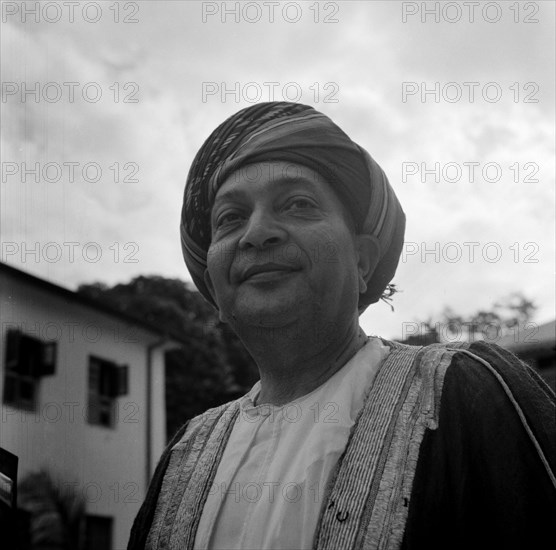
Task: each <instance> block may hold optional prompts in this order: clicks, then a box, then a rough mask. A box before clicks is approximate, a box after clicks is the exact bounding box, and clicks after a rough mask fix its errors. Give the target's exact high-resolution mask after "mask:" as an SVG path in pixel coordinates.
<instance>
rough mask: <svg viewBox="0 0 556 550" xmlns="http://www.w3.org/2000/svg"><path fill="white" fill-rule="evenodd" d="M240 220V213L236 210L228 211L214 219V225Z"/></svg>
mask: <svg viewBox="0 0 556 550" xmlns="http://www.w3.org/2000/svg"><path fill="white" fill-rule="evenodd" d="M240 220H241V214H238V213H237V212H228V213H226V214H222V215H221V216H219V217H218V219H217V220H216V227H217V228H218V227H222V226H225V225H230V224H233V223H236V222H238V221H240Z"/></svg>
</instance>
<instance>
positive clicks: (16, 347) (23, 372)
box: [3, 329, 56, 410]
mask: <svg viewBox="0 0 556 550" xmlns="http://www.w3.org/2000/svg"><path fill="white" fill-rule="evenodd" d="M5 366H6V369H5V376H4V397H3V400H4V403H5V404H6V405H12V406H14V407H18V408H21V409H28V410H34V408H35V405H36V401H37V390H38V383H39V380H40V377H41V376H50V375H52V374H54V372H55V369H56V342H42V341H41V340H38V339H37V338H33V337H32V336H28V335H26V334H23V333H22V332H21V331H20V330H13V329H11V330H8V332H7V333H6V356H5Z"/></svg>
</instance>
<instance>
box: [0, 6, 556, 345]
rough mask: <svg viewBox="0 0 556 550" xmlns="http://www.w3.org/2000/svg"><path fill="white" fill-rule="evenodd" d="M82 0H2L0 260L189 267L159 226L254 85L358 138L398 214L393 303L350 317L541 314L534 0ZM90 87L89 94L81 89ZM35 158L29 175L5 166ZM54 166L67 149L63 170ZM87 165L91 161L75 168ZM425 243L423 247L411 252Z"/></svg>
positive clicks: (545, 128) (29, 265)
mask: <svg viewBox="0 0 556 550" xmlns="http://www.w3.org/2000/svg"><path fill="white" fill-rule="evenodd" d="M27 4H28V7H33V5H34V2H28V3H27ZM50 4H54V3H52V2H51V3H50ZM60 4H62V3H60ZM96 4H97V5H98V6H100V12H98V10H96V9H95V8H94V6H93V7H92V8H90V9H89V10H88V11H87V12H86V14H85V17H84V16H83V14H82V10H81V9H80V8H79V7H78V8H76V9H75V13H74V21H73V22H70V21H68V19H69V16H68V12H67V9H68V8H67V7H62V8H60V10H61V13H62V16H61V18H60V20H59V21H53V20H54V19H56V17H57V13H58V12H57V11H56V9H55V8H56V6H51V7H50V8H49V11H47V12H44V11H43V12H42V13H39V15H38V18H39V19H40V21H39V22H36V21H35V18H36V17H37V16H34V15H32V14H27V15H26V17H25V20H24V18H23V15H22V12H23V10H24V6H23V4H22V3H19V2H17V3H14V2H8V3H6V2H5V3H4V5H3V8H2V9H3V13H2V15H3V22H2V29H1V30H2V37H1V48H2V50H1V62H2V73H1V77H2V83H3V94H2V104H1V109H2V113H1V114H2V145H1V155H2V181H1V184H0V185H1V187H0V200H1V207H0V208H1V210H0V213H1V222H0V231H1V240H2V261H5V262H7V263H9V264H10V265H13V266H15V267H18V268H20V269H23V270H25V271H28V272H30V273H32V274H34V275H37V276H40V277H42V278H45V279H47V280H50V281H52V282H54V283H57V284H60V285H62V286H65V287H68V288H72V289H73V288H76V287H77V285H78V284H79V283H83V282H93V281H103V282H105V283H108V284H114V283H116V282H126V281H128V280H130V279H131V278H132V277H134V276H137V275H139V274H145V275H151V274H158V275H164V276H168V277H179V278H182V279H187V280H189V274H188V273H187V270H186V268H185V266H184V263H183V259H182V256H181V249H180V244H179V234H178V224H179V215H180V209H181V199H182V194H183V186H184V182H185V178H186V175H187V171H188V169H189V166H190V164H191V161H192V160H193V157H194V155H195V153H196V151H197V150H198V148H199V147H200V146H201V144H202V142H203V141H204V139H205V138H206V137H207V136H208V135H209V133H210V132H211V131H212V130H213V129H214V128H215V127H216V126H217V125H218V124H219V123H220V122H222V121H223V120H224V119H225V118H226V117H227V116H229V115H231V114H232V113H234V112H236V111H237V110H239V109H240V108H243V107H246V106H248V105H250V104H252V102H254V101H255V100H256V99H259V100H260V101H267V100H271V99H274V100H295V99H297V100H299V101H300V102H303V103H307V104H310V105H313V106H314V107H315V108H316V109H318V110H320V111H322V112H324V113H325V114H327V115H328V116H330V117H331V118H332V119H333V120H334V121H335V122H336V123H337V124H338V125H339V126H340V127H341V128H342V129H344V131H346V133H347V134H348V135H350V137H351V138H352V139H353V140H355V141H356V142H358V143H359V144H361V145H362V146H363V147H365V148H366V149H367V150H368V151H369V152H370V153H371V155H372V156H373V157H374V158H375V159H376V160H377V162H378V163H379V164H380V165H381V166H382V167H383V169H384V170H385V172H386V174H387V175H388V177H389V179H390V182H391V184H392V185H393V187H394V189H395V190H396V193H397V195H398V197H399V199H400V202H401V203H402V205H403V207H404V210H405V212H406V215H407V230H406V249H405V254H404V256H403V257H402V260H401V261H400V266H399V268H398V273H397V275H396V277H395V279H394V282H395V283H396V284H397V285H398V286H399V287H400V289H401V290H402V291H403V292H402V293H400V294H398V295H397V296H396V297H395V300H394V304H395V312H393V313H392V312H391V311H390V308H389V307H388V306H386V305H385V304H382V303H380V304H377V305H375V306H372V307H371V308H369V310H368V311H367V312H366V313H365V314H364V315H363V316H362V325H363V327H364V328H365V329H366V331H367V332H368V333H371V334H380V335H382V336H385V337H398V336H401V335H402V332H403V323H404V322H411V321H414V320H416V319H423V318H426V317H428V316H431V315H432V316H434V314H435V313H439V312H440V311H441V310H442V309H443V307H444V306H450V307H451V308H452V309H454V310H455V311H457V312H460V313H462V314H465V313H471V312H473V311H475V310H477V309H479V308H487V307H489V306H490V305H492V303H493V302H495V301H496V300H499V299H500V298H503V297H504V296H506V295H507V294H509V293H510V292H512V291H516V290H520V291H522V292H524V293H525V294H526V295H527V296H528V297H530V298H532V299H533V300H534V301H535V302H536V303H537V305H538V306H539V310H538V313H537V317H536V319H535V321H537V322H539V323H541V322H544V321H548V320H550V319H552V318H553V317H554V304H555V290H554V288H555V287H554V265H555V257H554V249H555V246H554V245H555V243H554V199H555V197H554V195H555V181H554V145H555V127H554V89H555V71H554V67H555V59H554V57H555V30H554V29H555V13H554V3H553V2H550V1H546V2H545V1H541V2H536V3H535V2H529V3H527V2H519V3H515V2H490V3H487V2H480V3H477V5H476V6H474V11H475V13H474V21H473V22H470V21H469V19H470V16H469V7H467V6H465V5H464V4H463V3H461V2H457V3H456V2H450V3H449V4H450V6H449V7H446V3H438V4H439V6H440V7H439V9H440V14H439V21H438V22H436V21H435V16H434V14H429V15H427V16H426V19H425V21H424V22H423V21H422V14H421V13H420V7H421V4H422V3H421V2H417V3H415V2H406V3H403V2H392V1H390V2H378V1H377V2H375V1H370V2H349V1H348V2H336V3H334V2H320V3H318V5H317V3H316V2H289V3H288V2H281V3H280V4H278V5H276V6H275V7H274V9H275V13H274V21H273V22H270V21H269V10H270V9H271V6H270V5H269V3H267V2H259V7H260V11H258V10H257V8H256V6H255V5H254V3H245V2H243V3H242V4H240V16H239V19H240V21H239V22H236V21H235V20H234V15H233V14H228V15H227V16H226V18H225V21H224V22H222V7H223V4H226V7H227V8H228V9H233V8H234V5H235V4H236V3H235V2H227V3H223V2H208V3H207V2H205V3H203V2H185V1H171V2H150V1H149V2H143V1H141V2H136V3H134V2H127V3H126V2H120V3H119V6H118V10H119V14H118V15H119V19H120V22H119V23H116V22H115V21H114V19H115V16H116V7H114V5H115V2H97V3H96ZM247 4H252V5H251V6H248V7H246V5H247ZM287 4H289V7H287V6H286V5H287ZM435 4H436V3H435V2H427V3H426V5H427V6H428V7H430V8H431V9H434V6H435ZM487 4H490V6H487V7H486V8H485V6H486V5H487ZM14 6H15V7H14ZM286 7H287V11H286V12H285V14H286V16H285V17H284V15H283V10H284V9H285V8H286ZM16 8H17V10H16ZM415 9H419V13H416V14H415V15H411V14H410V12H411V11H414V10H415ZM485 9H486V11H485ZM14 10H16V11H15V12H14ZM203 10H205V17H204V19H205V20H203ZM215 10H217V13H215V14H214V15H210V12H211V11H215ZM404 10H405V12H406V17H405V19H406V20H405V22H404V20H403V12H404ZM458 10H460V12H461V17H460V19H459V21H455V19H456V18H457V15H458ZM97 12H98V13H100V15H101V17H100V20H99V21H98V22H94V23H92V22H89V21H87V20H86V18H89V19H90V20H92V19H95V18H96V16H97V15H98V13H97ZM207 12H208V13H207ZM408 12H409V13H408ZM258 15H260V19H259V20H258V21H256V22H251V23H250V22H248V21H246V18H247V19H251V21H254V20H256V19H257V16H258ZM498 15H500V19H499V20H498V21H496V22H494V20H495V19H496V18H497V17H498ZM126 16H127V17H128V19H134V20H137V22H136V23H131V22H129V23H124V22H123V19H124V18H125V17H126ZM298 16H299V20H298V21H297V22H291V21H293V20H294V19H296V18H297V17H298ZM317 16H318V17H317ZM326 17H328V19H329V20H332V21H334V20H335V21H336V22H329V23H325V22H324V19H325V18H326ZM49 19H50V21H49ZM286 19H289V20H290V21H287V20H286ZM315 19H318V21H315ZM448 19H451V20H452V21H453V22H449V21H448ZM516 19H517V21H516ZM527 19H528V20H530V21H531V22H525V20H527ZM534 20H537V22H534ZM70 82H75V83H79V84H77V85H75V86H74V88H73V90H74V93H75V97H74V98H73V101H70V94H69V90H70V87H71V85H69V84H67V85H64V83H70ZM269 82H276V83H278V85H276V87H275V88H274V96H273V97H271V95H270V89H271V88H270V85H268V84H266V85H265V84H264V83H269ZM404 82H405V83H408V84H406V85H405V86H406V89H409V90H410V91H411V90H415V89H417V90H418V91H419V92H420V91H421V90H422V88H423V87H426V88H427V89H429V90H433V89H434V87H435V85H436V84H435V83H438V86H439V88H440V96H439V101H438V102H435V97H434V94H432V93H431V94H427V95H426V96H425V98H424V100H423V99H422V98H421V95H420V93H416V94H413V95H407V97H406V98H405V101H404V99H403V96H402V90H403V87H404V84H403V83H404ZM24 83H25V85H26V87H27V89H30V88H34V87H35V86H37V84H36V83H38V86H39V88H38V89H39V92H40V95H39V97H38V102H37V101H35V97H34V96H33V94H32V93H31V94H27V95H26V96H25V99H26V101H25V102H23V101H22V87H23V84H24ZM47 83H51V84H50V85H49V86H47ZM52 83H54V84H52ZM88 83H94V84H93V85H88V86H85V85H86V84H88ZM115 83H116V84H115ZM129 83H132V84H129ZM249 83H251V84H249ZM288 83H291V84H290V85H289V86H288V87H285V85H286V84H288ZM411 83H414V84H411ZM448 83H452V84H451V85H449V86H447V87H446V86H445V85H446V84H448ZM464 83H478V84H476V85H473V86H471V85H469V84H468V85H465V84H464ZM489 83H490V84H489ZM224 87H225V89H226V90H228V91H229V93H227V94H224V95H222V90H223V88H224ZM471 88H472V89H473V90H474V96H475V97H474V101H470V100H469V90H470V89H471ZM58 89H60V90H61V92H62V95H61V97H60V98H59V99H58V98H57V97H56V94H57V90H58ZM99 89H100V90H101V92H102V96H101V97H100V99H99V100H98V101H87V100H85V99H83V97H82V93H83V91H84V90H86V91H87V92H88V94H89V97H90V98H91V97H92V98H95V93H96V92H97V91H98V90H99ZM203 89H204V90H205V92H207V93H206V94H205V96H204V97H203ZM233 90H237V91H238V92H239V93H238V94H234V93H233ZM458 90H459V91H461V92H462V96H461V98H460V99H459V100H456V94H457V92H458ZM116 91H119V98H118V99H119V101H115V93H116ZM209 91H210V92H211V94H208V92H209ZM215 91H216V92H217V93H212V92H215ZM257 91H260V92H261V94H260V97H259V98H257ZM299 92H301V96H300V97H299V96H298V97H296V93H297V94H299ZM317 92H318V95H317ZM497 93H501V95H500V97H497V96H496V94H497ZM43 94H46V95H47V97H48V99H45V97H44V95H43ZM485 94H486V99H485V97H484V96H485ZM238 96H239V97H238ZM126 98H127V99H128V100H129V99H131V100H136V101H135V102H125V101H124V99H126ZM489 100H490V101H489ZM35 163H39V170H40V172H41V173H40V174H39V181H38V182H36V181H35V177H34V175H33V174H27V177H26V181H23V174H22V171H23V169H24V168H27V169H34V168H35ZM47 163H55V164H51V165H48V166H47ZM64 163H66V164H64ZM68 163H78V164H74V165H73V166H75V177H74V181H70V168H71V165H69V164H68ZM87 163H96V165H94V164H91V165H90V166H89V171H88V172H87V173H86V177H85V178H84V177H83V174H82V171H83V167H84V166H85V165H87ZM114 163H119V170H117V167H116V165H115V164H114ZM126 163H130V164H126ZM407 163H412V164H407ZM422 163H424V164H425V166H426V168H427V169H433V168H434V166H435V163H439V164H440V174H439V178H438V181H435V179H436V178H435V175H434V174H428V175H427V176H426V178H425V181H422V176H423V174H422V171H421V167H422ZM449 163H452V164H449ZM464 163H465V164H464ZM469 163H476V164H475V173H474V181H471V178H470V177H469V171H470V168H471V166H472V165H471V164H469ZM488 163H491V164H488ZM485 165H486V166H487V168H486V172H484V170H485ZM45 166H46V168H45ZM56 166H58V167H59V168H56ZM95 166H97V167H100V169H101V172H102V173H101V175H100V173H99V174H98V175H99V176H100V177H99V180H98V181H96V182H95V181H92V180H94V179H96V177H97V173H96V170H95ZM110 167H112V168H110ZM404 167H405V170H406V174H405V177H404V172H403V171H404ZM135 168H136V169H137V170H138V171H137V172H136V173H133V172H134V171H135ZM412 169H417V170H418V172H417V173H416V174H411V170H412ZM458 169H459V170H461V175H460V177H459V180H458ZM45 170H47V172H46V178H45V177H44V175H45V174H44V171H45ZM116 173H118V176H119V177H118V179H119V181H115V179H116ZM484 174H486V179H485V177H484ZM126 176H127V177H128V178H134V179H136V180H138V181H135V182H133V181H124V178H125V177H126ZM87 179H89V180H90V181H86V180H87ZM404 179H405V181H404ZM49 180H50V181H49ZM450 180H451V181H450ZM454 180H458V181H454ZM489 180H490V181H489ZM496 180H497V181H496ZM516 180H517V181H516ZM471 242H475V243H478V244H477V245H469V244H468V245H465V244H464V243H471ZM36 243H39V244H38V245H37V244H36ZM49 243H50V244H49ZM52 243H56V244H57V245H58V247H57V246H56V244H54V245H53V244H52ZM69 243H77V244H74V245H72V244H69ZM87 243H95V244H94V245H90V244H88V245H87ZM129 243H136V244H129ZM436 243H438V244H436ZM447 243H452V244H450V245H448V246H446V245H447ZM488 243H491V244H488ZM493 243H494V244H493ZM487 244H488V246H487ZM37 246H38V251H39V257H37V255H36V254H34V253H33V252H32V250H33V249H36V247H37ZM425 246H426V247H427V249H428V250H434V249H435V247H438V250H439V254H438V255H437V256H435V254H434V253H429V254H426V255H425V256H424V257H423V256H422V253H423V248H424V247H425ZM25 247H26V248H27V251H28V253H27V254H25ZM72 250H73V258H72V257H71V254H70V252H71V251H72ZM99 251H100V252H101V253H102V256H101V257H100V259H99V260H98V261H93V260H94V259H95V257H96V256H97V255H98V253H99ZM471 251H473V255H474V258H473V261H470V253H471ZM84 254H85V255H88V258H87V257H84ZM458 255H461V257H460V258H459V259H458ZM126 260H127V261H126ZM130 260H136V261H130ZM437 260H438V261H437Z"/></svg>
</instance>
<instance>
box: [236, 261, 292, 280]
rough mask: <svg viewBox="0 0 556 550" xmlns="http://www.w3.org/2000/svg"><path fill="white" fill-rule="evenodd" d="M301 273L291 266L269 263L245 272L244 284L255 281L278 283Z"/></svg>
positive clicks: (252, 267) (255, 266)
mask: <svg viewBox="0 0 556 550" xmlns="http://www.w3.org/2000/svg"><path fill="white" fill-rule="evenodd" d="M297 271H299V269H298V268H294V267H293V266H291V265H284V264H276V263H267V264H261V265H253V266H251V267H249V268H248V269H246V270H245V272H244V273H243V275H242V282H245V281H253V282H257V281H258V282H266V281H276V280H278V279H281V278H283V277H284V275H287V274H289V273H295V272H297Z"/></svg>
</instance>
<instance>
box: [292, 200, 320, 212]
mask: <svg viewBox="0 0 556 550" xmlns="http://www.w3.org/2000/svg"><path fill="white" fill-rule="evenodd" d="M314 207H315V204H314V203H313V201H310V200H309V199H293V200H291V201H289V202H288V204H287V206H286V209H287V210H294V211H295V210H308V209H311V208H314Z"/></svg>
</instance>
